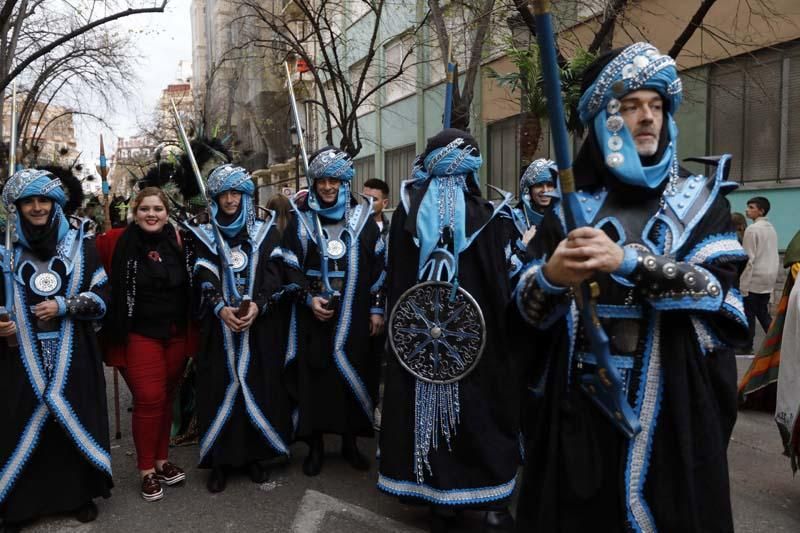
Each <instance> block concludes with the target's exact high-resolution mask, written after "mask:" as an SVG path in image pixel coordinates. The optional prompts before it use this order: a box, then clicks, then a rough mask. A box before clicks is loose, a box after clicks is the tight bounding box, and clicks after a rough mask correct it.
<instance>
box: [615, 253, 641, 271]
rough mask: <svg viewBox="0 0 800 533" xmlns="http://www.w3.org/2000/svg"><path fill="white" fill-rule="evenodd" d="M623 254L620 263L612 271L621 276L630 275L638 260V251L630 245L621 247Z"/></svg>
mask: <svg viewBox="0 0 800 533" xmlns="http://www.w3.org/2000/svg"><path fill="white" fill-rule="evenodd" d="M623 250H624V252H625V255H624V256H623V258H622V264H620V265H619V268H617V270H615V271H614V274H619V275H621V276H630V275H631V274H633V271H634V270H636V265H637V264H638V262H639V252H637V251H636V250H635V249H633V248H630V247H625V248H623Z"/></svg>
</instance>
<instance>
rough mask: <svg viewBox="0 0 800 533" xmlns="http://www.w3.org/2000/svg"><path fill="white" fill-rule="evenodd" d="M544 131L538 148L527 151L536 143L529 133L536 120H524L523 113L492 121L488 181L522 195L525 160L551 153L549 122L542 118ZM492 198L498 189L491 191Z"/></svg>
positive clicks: (547, 155)
mask: <svg viewBox="0 0 800 533" xmlns="http://www.w3.org/2000/svg"><path fill="white" fill-rule="evenodd" d="M540 124H541V135H540V137H539V142H538V144H537V146H536V150H535V151H534V152H533V153H532V154H527V153H526V152H530V149H531V148H532V147H533V144H534V143H533V142H532V141H530V142H529V141H527V137H528V135H531V133H529V132H531V131H533V124H531V123H529V122H527V121H526V120H525V117H524V115H516V116H513V117H509V118H506V119H503V120H499V121H497V122H494V123H492V124H489V128H488V132H487V135H488V140H489V149H488V150H487V156H486V160H487V164H488V172H487V176H488V177H487V181H488V183H489V184H490V185H494V186H495V187H499V188H500V189H503V190H504V191H506V192H510V193H513V194H514V196H519V191H518V190H517V189H518V188H519V173H520V170H521V169H522V163H523V161H524V162H525V164H527V163H529V162H531V161H533V160H534V159H539V158H549V157H550V142H549V139H550V130H549V128H548V127H547V123H546V122H544V121H541V123H540ZM488 196H489V198H494V197H496V196H497V193H496V192H493V191H488Z"/></svg>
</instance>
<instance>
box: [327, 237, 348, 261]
mask: <svg viewBox="0 0 800 533" xmlns="http://www.w3.org/2000/svg"><path fill="white" fill-rule="evenodd" d="M326 250H327V251H328V257H330V258H331V259H339V258H340V257H342V256H343V255H344V252H345V250H346V248H345V246H344V243H343V242H342V241H340V240H337V239H331V240H329V241H328V244H327V246H326Z"/></svg>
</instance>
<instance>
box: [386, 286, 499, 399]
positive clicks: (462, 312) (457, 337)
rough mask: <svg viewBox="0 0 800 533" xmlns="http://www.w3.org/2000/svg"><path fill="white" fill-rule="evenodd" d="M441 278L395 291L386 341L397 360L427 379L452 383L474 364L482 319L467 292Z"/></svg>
mask: <svg viewBox="0 0 800 533" xmlns="http://www.w3.org/2000/svg"><path fill="white" fill-rule="evenodd" d="M452 293H453V285H451V284H450V283H446V282H443V281H426V282H424V283H419V284H417V285H414V286H413V287H411V288H410V289H408V290H407V291H406V292H404V293H403V295H402V296H400V299H399V300H398V301H397V303H396V304H395V306H394V309H392V314H391V318H390V319H389V343H390V345H391V346H392V350H393V351H394V353H395V355H396V357H397V359H398V361H399V362H400V365H402V366H403V368H405V369H406V370H407V371H408V372H410V373H411V374H412V375H413V376H414V377H415V378H417V379H420V380H422V381H427V382H429V383H439V384H446V383H454V382H456V381H460V380H462V379H464V378H465V377H466V376H467V375H468V374H469V373H470V372H472V371H473V370H474V369H475V367H476V366H477V365H478V362H479V361H480V359H481V355H483V350H484V348H485V346H486V324H485V322H484V319H483V313H482V312H481V309H480V307H479V306H478V303H477V302H476V301H475V299H474V298H473V297H472V295H470V294H469V293H468V292H467V291H465V290H464V289H462V288H460V287H459V288H458V289H456V292H455V298H454V299H452V300H451V294H452Z"/></svg>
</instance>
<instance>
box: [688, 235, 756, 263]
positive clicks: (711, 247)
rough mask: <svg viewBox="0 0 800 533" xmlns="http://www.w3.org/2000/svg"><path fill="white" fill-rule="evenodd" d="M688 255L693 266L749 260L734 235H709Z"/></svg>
mask: <svg viewBox="0 0 800 533" xmlns="http://www.w3.org/2000/svg"><path fill="white" fill-rule="evenodd" d="M686 255H687V257H688V259H687V261H688V262H689V263H693V264H703V263H713V262H715V261H720V262H724V261H733V260H736V259H741V260H743V261H746V260H747V252H745V251H744V248H742V245H741V244H739V240H738V239H737V238H736V234H734V233H724V234H716V235H709V236H708V237H706V238H705V239H703V240H702V241H701V242H700V243H699V244H697V245H696V246H695V247H694V248H692V250H691V251H690V252H689V253H687V254H686Z"/></svg>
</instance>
